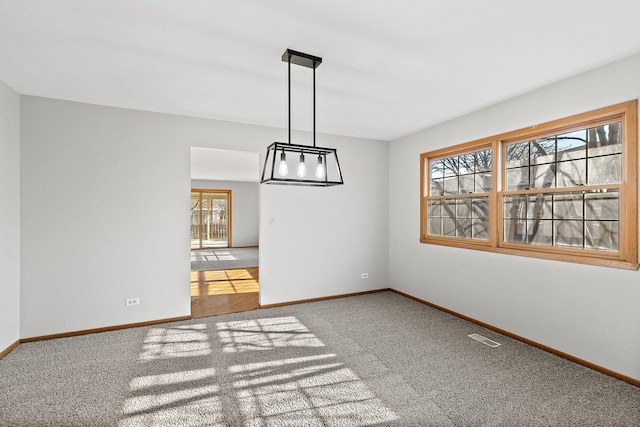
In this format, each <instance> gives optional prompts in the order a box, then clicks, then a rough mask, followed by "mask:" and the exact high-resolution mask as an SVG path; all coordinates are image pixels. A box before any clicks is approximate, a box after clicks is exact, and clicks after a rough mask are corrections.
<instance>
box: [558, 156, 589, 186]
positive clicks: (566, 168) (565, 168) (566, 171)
mask: <svg viewBox="0 0 640 427" xmlns="http://www.w3.org/2000/svg"><path fill="white" fill-rule="evenodd" d="M586 184H587V162H586V160H585V159H580V160H574V161H567V162H559V163H558V172H557V181H556V186H557V187H577V186H579V185H586Z"/></svg>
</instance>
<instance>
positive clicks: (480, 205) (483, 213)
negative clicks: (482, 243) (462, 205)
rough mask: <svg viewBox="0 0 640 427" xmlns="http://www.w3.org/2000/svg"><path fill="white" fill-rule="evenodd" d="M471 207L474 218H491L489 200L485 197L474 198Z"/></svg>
mask: <svg viewBox="0 0 640 427" xmlns="http://www.w3.org/2000/svg"><path fill="white" fill-rule="evenodd" d="M471 206H472V209H471V217H472V218H489V200H488V198H486V197H484V198H482V199H473V201H472V205H471Z"/></svg>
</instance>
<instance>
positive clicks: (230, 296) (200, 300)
mask: <svg viewBox="0 0 640 427" xmlns="http://www.w3.org/2000/svg"><path fill="white" fill-rule="evenodd" d="M258 282H259V274H258V268H257V267H253V268H240V269H235V270H216V271H192V272H191V316H192V317H193V318H199V317H208V316H215V315H218V314H226V313H237V312H240V311H248V310H255V309H257V308H258V306H259V302H258V301H259V300H258Z"/></svg>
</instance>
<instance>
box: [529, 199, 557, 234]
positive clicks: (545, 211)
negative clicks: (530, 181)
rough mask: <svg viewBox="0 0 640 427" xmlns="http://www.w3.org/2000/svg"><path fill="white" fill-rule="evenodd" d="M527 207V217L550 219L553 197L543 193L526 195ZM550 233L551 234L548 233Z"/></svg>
mask: <svg viewBox="0 0 640 427" xmlns="http://www.w3.org/2000/svg"><path fill="white" fill-rule="evenodd" d="M528 201H529V208H528V209H527V218H531V219H551V218H552V210H551V207H552V203H553V197H552V196H550V195H543V194H531V195H529V196H528ZM550 235H551V234H550Z"/></svg>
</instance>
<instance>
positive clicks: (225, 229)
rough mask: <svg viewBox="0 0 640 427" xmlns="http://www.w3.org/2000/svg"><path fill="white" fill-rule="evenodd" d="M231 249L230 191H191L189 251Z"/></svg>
mask: <svg viewBox="0 0 640 427" xmlns="http://www.w3.org/2000/svg"><path fill="white" fill-rule="evenodd" d="M228 247H231V190H200V189H192V190H191V249H203V248H228Z"/></svg>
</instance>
